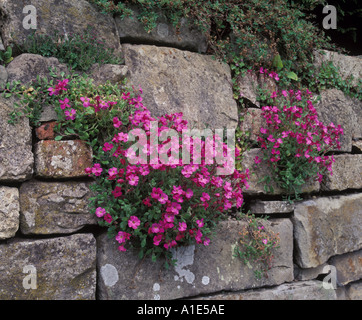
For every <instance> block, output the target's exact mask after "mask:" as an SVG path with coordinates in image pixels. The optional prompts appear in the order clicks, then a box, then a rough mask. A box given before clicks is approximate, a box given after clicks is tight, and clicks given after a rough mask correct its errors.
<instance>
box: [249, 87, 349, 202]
mask: <svg viewBox="0 0 362 320" xmlns="http://www.w3.org/2000/svg"><path fill="white" fill-rule="evenodd" d="M311 99H312V93H311V92H310V91H309V90H305V91H300V90H298V91H293V90H289V91H285V90H282V91H280V92H279V91H278V92H273V93H272V94H271V96H270V100H269V102H270V103H269V105H268V106H264V107H262V110H263V113H262V115H263V117H264V119H265V123H266V126H264V127H262V128H261V129H260V135H259V137H258V142H259V143H260V145H261V148H262V150H263V159H260V158H258V157H256V158H255V159H254V161H255V163H256V164H259V163H261V162H263V165H265V163H266V164H267V165H268V166H269V168H270V173H271V174H270V175H269V176H266V177H264V178H263V181H265V182H266V191H271V192H273V187H272V186H271V182H275V183H276V185H277V186H278V187H280V188H282V189H283V190H285V191H286V193H287V196H288V199H289V200H291V199H293V198H295V199H298V198H299V194H300V193H301V187H302V186H303V185H305V183H307V182H308V181H312V180H318V181H319V182H321V181H322V178H323V176H324V175H326V174H328V173H330V174H332V163H333V162H334V158H333V155H330V156H329V155H326V153H327V152H328V151H331V150H338V149H340V147H341V146H340V141H339V139H340V136H341V135H342V134H343V129H342V128H341V126H340V125H335V124H333V123H330V124H328V125H325V124H323V123H322V122H321V121H319V120H318V115H317V111H316V109H315V108H314V106H313V103H312V101H311Z"/></svg>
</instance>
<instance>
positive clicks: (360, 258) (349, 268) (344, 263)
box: [328, 250, 362, 285]
mask: <svg viewBox="0 0 362 320" xmlns="http://www.w3.org/2000/svg"><path fill="white" fill-rule="evenodd" d="M328 263H329V264H331V265H333V266H335V267H336V270H337V283H338V285H346V284H347V283H350V282H352V281H356V280H360V279H362V250H358V251H355V252H349V253H345V254H342V255H340V256H335V257H332V258H331V259H330V260H329V262H328Z"/></svg>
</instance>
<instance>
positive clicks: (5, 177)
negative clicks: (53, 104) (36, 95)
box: [0, 97, 34, 181]
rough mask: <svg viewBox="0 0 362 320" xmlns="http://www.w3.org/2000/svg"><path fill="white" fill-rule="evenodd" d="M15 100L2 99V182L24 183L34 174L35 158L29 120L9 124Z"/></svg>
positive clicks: (0, 106) (0, 178)
mask: <svg viewBox="0 0 362 320" xmlns="http://www.w3.org/2000/svg"><path fill="white" fill-rule="evenodd" d="M13 104H14V100H13V99H4V98H3V97H0V181H24V180H26V179H29V178H30V177H31V176H32V174H33V164H34V157H33V153H32V151H31V149H32V137H31V128H30V126H29V119H28V118H26V117H21V118H20V119H19V121H18V123H17V124H16V125H11V124H9V123H8V120H9V119H10V118H9V113H10V112H11V111H13V110H14V109H13V108H14V107H13Z"/></svg>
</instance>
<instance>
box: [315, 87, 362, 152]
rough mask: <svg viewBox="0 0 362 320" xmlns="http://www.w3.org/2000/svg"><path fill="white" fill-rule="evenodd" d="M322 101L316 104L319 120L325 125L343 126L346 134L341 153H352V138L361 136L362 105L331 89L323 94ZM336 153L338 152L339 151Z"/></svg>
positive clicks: (342, 140)
mask: <svg viewBox="0 0 362 320" xmlns="http://www.w3.org/2000/svg"><path fill="white" fill-rule="evenodd" d="M320 96H321V100H320V101H319V102H318V103H316V104H315V108H316V110H317V112H318V119H319V120H320V121H322V122H323V123H324V124H325V125H329V124H330V123H331V122H333V123H334V124H335V125H338V124H339V125H341V126H342V128H343V131H344V134H343V135H342V137H341V140H340V141H341V149H340V150H339V151H345V152H351V150H352V138H355V139H357V138H359V137H360V136H361V130H362V129H361V126H360V125H361V119H359V117H360V116H361V110H360V109H361V108H362V103H361V102H360V101H358V100H356V99H352V98H349V97H347V96H345V95H344V93H343V92H342V91H340V90H337V89H329V90H325V91H323V92H321V94H320ZM335 151H338V150H337V149H336V150H335Z"/></svg>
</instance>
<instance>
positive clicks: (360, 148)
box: [352, 140, 362, 154]
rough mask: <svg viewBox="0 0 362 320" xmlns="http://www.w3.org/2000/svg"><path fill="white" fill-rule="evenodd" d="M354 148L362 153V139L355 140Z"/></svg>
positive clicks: (356, 151)
mask: <svg viewBox="0 0 362 320" xmlns="http://www.w3.org/2000/svg"><path fill="white" fill-rule="evenodd" d="M352 148H354V150H355V153H359V154H361V153H362V140H357V141H353V142H352ZM352 151H353V150H352Z"/></svg>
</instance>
